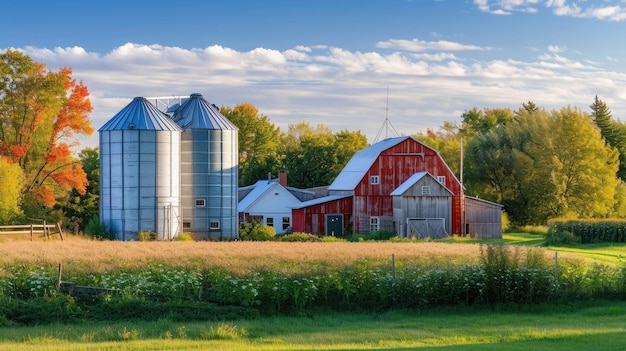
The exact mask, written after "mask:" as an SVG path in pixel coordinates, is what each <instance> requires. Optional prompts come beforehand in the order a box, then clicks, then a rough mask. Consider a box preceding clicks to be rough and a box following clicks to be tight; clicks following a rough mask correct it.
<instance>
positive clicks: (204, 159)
mask: <svg viewBox="0 0 626 351" xmlns="http://www.w3.org/2000/svg"><path fill="white" fill-rule="evenodd" d="M172 119H173V120H174V121H175V122H176V123H178V125H179V126H180V127H181V128H182V129H183V133H182V141H181V189H182V190H181V201H182V206H183V211H182V213H183V215H182V217H183V219H182V222H183V231H185V232H191V233H193V234H194V236H195V237H196V238H198V239H204V240H209V239H211V240H234V239H236V238H237V237H238V232H239V231H238V224H239V223H238V220H239V219H238V215H237V183H238V176H239V171H238V167H239V156H238V155H239V142H238V140H239V139H238V137H239V134H238V129H237V127H236V126H235V125H234V124H233V123H232V122H230V121H229V120H228V119H227V118H226V117H224V116H223V115H222V114H221V113H220V112H219V110H218V108H217V107H216V106H215V105H212V104H210V103H209V102H208V101H206V100H205V99H204V98H203V97H202V94H192V95H191V96H190V97H189V99H186V100H184V101H183V102H182V104H181V105H180V107H178V108H177V109H176V111H174V115H173V117H172Z"/></svg>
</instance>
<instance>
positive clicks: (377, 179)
mask: <svg viewBox="0 0 626 351" xmlns="http://www.w3.org/2000/svg"><path fill="white" fill-rule="evenodd" d="M370 184H380V177H379V176H377V175H375V176H371V177H370Z"/></svg>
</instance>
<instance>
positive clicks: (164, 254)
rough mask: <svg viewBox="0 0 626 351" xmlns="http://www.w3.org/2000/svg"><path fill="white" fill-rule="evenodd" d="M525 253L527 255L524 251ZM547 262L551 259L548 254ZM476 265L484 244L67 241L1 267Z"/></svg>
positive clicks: (2, 255)
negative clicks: (380, 262)
mask: <svg viewBox="0 0 626 351" xmlns="http://www.w3.org/2000/svg"><path fill="white" fill-rule="evenodd" d="M521 250H525V249H524V248H521ZM545 254H546V256H549V255H551V254H550V253H548V252H545ZM392 255H393V256H394V258H395V260H396V263H399V264H402V262H409V261H413V262H414V261H419V262H430V263H434V262H438V263H471V262H476V261H478V259H479V257H480V245H478V244H452V243H437V242H409V243H407V242H401V243H398V242H395V243H394V242H358V243H349V242H320V243H315V242H249V241H238V242H184V241H180V242H179V241H174V242H128V241H95V240H90V239H87V238H84V237H80V236H67V235H66V237H65V240H64V241H61V240H59V239H52V240H36V241H32V242H31V241H28V240H9V241H2V242H0V264H9V265H10V264H19V263H28V264H42V265H58V264H63V266H64V267H68V268H70V269H75V270H80V271H84V270H87V271H89V272H94V273H102V272H112V271H115V270H125V269H134V268H141V267H142V266H145V265H148V264H155V263H157V264H158V263H164V264H168V265H176V266H181V267H202V268H224V269H227V270H229V271H233V272H246V271H251V270H254V271H259V270H263V269H268V270H275V271H284V272H288V271H301V270H302V269H307V268H306V266H308V267H311V266H312V265H316V264H319V265H333V266H344V265H349V264H353V263H354V262H356V261H359V260H387V261H390V260H391V256H392Z"/></svg>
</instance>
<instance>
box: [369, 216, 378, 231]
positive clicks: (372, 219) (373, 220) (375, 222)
mask: <svg viewBox="0 0 626 351" xmlns="http://www.w3.org/2000/svg"><path fill="white" fill-rule="evenodd" d="M377 230H380V218H379V217H370V232H375V231H377Z"/></svg>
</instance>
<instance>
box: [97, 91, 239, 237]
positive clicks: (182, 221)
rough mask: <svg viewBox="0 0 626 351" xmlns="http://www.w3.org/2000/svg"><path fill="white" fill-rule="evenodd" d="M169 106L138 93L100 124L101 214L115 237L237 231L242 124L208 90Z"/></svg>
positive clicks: (222, 234) (235, 233) (210, 234)
mask: <svg viewBox="0 0 626 351" xmlns="http://www.w3.org/2000/svg"><path fill="white" fill-rule="evenodd" d="M168 112H171V113H173V115H174V116H173V117H174V119H172V117H171V116H170V115H169V114H167V113H165V112H162V111H161V110H159V109H158V108H157V107H156V106H154V105H153V104H151V103H150V102H149V101H148V100H147V99H146V98H143V97H137V98H135V99H134V100H133V101H132V102H131V103H130V104H129V105H128V106H126V107H125V108H124V109H122V110H121V111H120V112H119V113H117V114H116V115H115V116H114V117H113V118H111V119H110V120H109V121H108V122H107V123H105V124H104V125H103V126H102V127H101V128H100V129H99V130H98V131H99V134H100V199H101V200H100V219H101V221H102V222H103V223H104V224H105V225H106V226H107V228H108V229H109V230H110V232H111V233H112V234H113V236H114V237H115V238H116V239H119V240H137V239H138V235H139V232H141V231H147V232H155V233H156V236H157V238H158V239H159V240H170V239H174V238H175V237H176V236H178V235H179V234H180V233H182V232H183V231H187V232H191V233H193V234H194V235H195V237H196V238H198V239H218V240H233V239H236V238H237V237H238V227H239V225H238V218H237V184H238V167H239V157H238V148H239V145H238V131H237V128H236V127H235V126H234V125H233V124H232V123H231V122H230V121H228V119H226V117H224V116H223V115H221V114H220V113H219V111H218V109H217V107H215V106H214V105H211V104H209V103H208V102H207V101H206V100H205V99H204V98H203V97H202V95H201V94H192V95H191V96H190V97H189V98H188V99H181V100H180V103H179V104H176V105H174V106H172V107H171V108H170V109H169V110H168Z"/></svg>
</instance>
